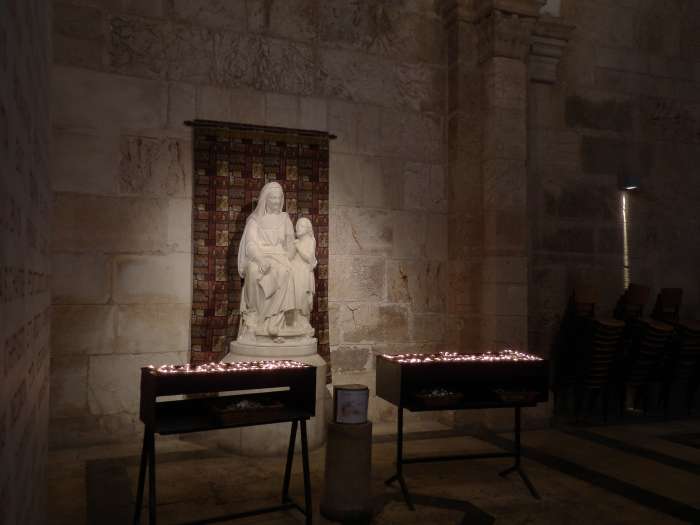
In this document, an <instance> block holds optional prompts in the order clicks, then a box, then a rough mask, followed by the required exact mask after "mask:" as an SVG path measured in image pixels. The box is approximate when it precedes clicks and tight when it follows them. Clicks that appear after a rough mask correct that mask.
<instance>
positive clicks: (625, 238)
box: [622, 191, 630, 290]
mask: <svg viewBox="0 0 700 525" xmlns="http://www.w3.org/2000/svg"><path fill="white" fill-rule="evenodd" d="M628 220H629V208H628V200H627V193H626V192H624V191H623V192H622V284H623V287H624V289H625V290H626V289H627V287H629V285H630V248H629V234H628V229H629V222H628Z"/></svg>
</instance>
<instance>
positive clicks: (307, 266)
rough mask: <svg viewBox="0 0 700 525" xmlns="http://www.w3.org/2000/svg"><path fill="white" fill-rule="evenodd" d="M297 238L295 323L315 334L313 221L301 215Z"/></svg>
mask: <svg viewBox="0 0 700 525" xmlns="http://www.w3.org/2000/svg"><path fill="white" fill-rule="evenodd" d="M296 234H297V238H296V240H295V241H294V246H295V248H296V255H295V256H294V258H293V259H292V275H293V276H294V292H295V293H294V303H295V310H294V314H295V315H294V323H295V325H296V326H298V327H299V328H303V329H304V330H305V331H306V333H307V334H309V335H310V336H313V333H314V329H313V328H312V327H311V324H310V323H309V319H310V316H311V310H312V309H313V303H314V293H316V282H315V280H314V269H315V268H316V264H317V261H316V238H315V237H314V230H313V227H312V226H311V221H310V220H309V219H307V218H306V217H301V218H300V219H298V220H297V224H296Z"/></svg>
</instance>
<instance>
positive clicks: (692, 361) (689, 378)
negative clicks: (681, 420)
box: [660, 321, 700, 417]
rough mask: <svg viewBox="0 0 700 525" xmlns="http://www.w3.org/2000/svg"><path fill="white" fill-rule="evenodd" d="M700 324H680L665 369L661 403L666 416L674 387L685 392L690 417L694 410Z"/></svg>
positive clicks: (699, 351) (699, 347)
mask: <svg viewBox="0 0 700 525" xmlns="http://www.w3.org/2000/svg"><path fill="white" fill-rule="evenodd" d="M699 367H700V322H698V321H688V322H683V323H680V324H678V326H677V327H676V336H675V337H674V341H673V345H672V346H671V351H670V355H669V359H668V361H667V363H666V366H665V367H664V372H663V379H664V381H663V386H662V389H661V396H660V401H661V403H662V404H663V407H664V414H665V415H666V417H668V415H669V404H670V398H671V391H672V389H673V387H674V386H675V387H680V388H681V389H684V390H685V404H686V410H687V411H688V415H690V413H691V411H692V409H693V398H694V397H695V391H696V390H697V386H698V379H700V378H698V372H699V371H700V369H699Z"/></svg>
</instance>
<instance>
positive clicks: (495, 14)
mask: <svg viewBox="0 0 700 525" xmlns="http://www.w3.org/2000/svg"><path fill="white" fill-rule="evenodd" d="M543 3H544V2H543V1H542V0H509V1H505V0H489V1H483V2H479V3H478V4H479V9H478V12H477V21H476V25H477V26H478V34H479V42H478V49H479V64H480V70H481V72H482V83H483V91H484V110H483V130H484V131H483V136H484V138H483V148H482V151H481V166H482V177H483V207H484V233H483V236H484V257H483V271H482V282H483V284H482V286H483V294H482V303H481V312H482V332H481V341H482V348H483V349H485V350H491V349H493V350H497V349H501V348H504V347H506V346H513V347H515V348H517V349H521V350H527V347H528V340H527V292H528V291H527V283H528V270H527V268H528V230H529V228H528V209H527V87H528V66H527V59H528V54H529V50H530V42H531V35H532V30H533V28H534V26H535V23H536V21H537V16H538V13H539V9H540V8H541V7H542V4H543Z"/></svg>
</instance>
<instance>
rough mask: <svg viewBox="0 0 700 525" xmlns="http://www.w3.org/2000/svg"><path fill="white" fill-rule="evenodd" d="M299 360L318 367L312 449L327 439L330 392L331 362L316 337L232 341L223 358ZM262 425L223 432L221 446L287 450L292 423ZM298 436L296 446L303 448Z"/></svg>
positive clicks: (251, 452)
mask: <svg viewBox="0 0 700 525" xmlns="http://www.w3.org/2000/svg"><path fill="white" fill-rule="evenodd" d="M282 359H285V360H286V359H289V360H292V361H300V362H302V363H307V364H309V365H313V366H315V367H316V416H315V417H312V418H311V419H310V420H309V422H308V424H307V433H308V438H309V449H310V450H314V449H316V448H318V447H320V446H321V445H323V444H324V443H325V441H326V427H327V421H326V399H330V393H329V392H328V389H327V388H326V371H327V366H328V364H327V363H326V362H325V361H324V360H323V358H322V357H321V356H320V355H318V350H317V342H316V339H312V340H311V341H308V340H307V341H306V342H289V343H274V342H272V341H271V342H269V343H267V342H266V343H256V344H251V343H244V342H241V341H233V342H232V343H231V347H230V351H229V353H228V354H227V355H226V356H225V357H224V358H223V359H222V360H221V361H222V362H224V363H234V362H241V361H261V360H273V361H276V360H282ZM290 424H291V423H279V424H275V425H261V426H258V427H243V428H235V429H230V430H226V431H222V435H221V436H220V437H219V438H218V445H219V446H220V447H221V448H223V449H227V450H232V451H234V452H236V453H238V454H242V455H244V456H277V455H284V454H286V453H287V447H288V446H289V425H290ZM300 443H301V441H300V438H299V437H298V436H297V445H296V446H297V449H298V450H300Z"/></svg>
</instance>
